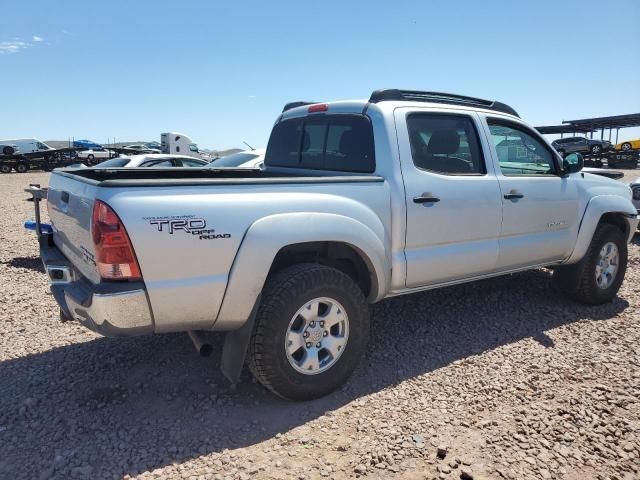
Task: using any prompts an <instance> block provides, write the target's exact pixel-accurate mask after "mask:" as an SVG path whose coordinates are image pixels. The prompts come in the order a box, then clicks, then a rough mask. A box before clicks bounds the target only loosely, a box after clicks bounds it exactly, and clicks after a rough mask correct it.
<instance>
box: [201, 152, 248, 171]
mask: <svg viewBox="0 0 640 480" xmlns="http://www.w3.org/2000/svg"><path fill="white" fill-rule="evenodd" d="M256 157H258V155H257V154H255V153H245V152H240V153H232V154H231V155H227V156H226V157H222V158H219V159H217V160H214V161H213V162H211V164H210V165H211V167H213V168H218V167H237V166H238V165H242V164H243V163H246V162H248V161H249V160H253V159H254V158H256Z"/></svg>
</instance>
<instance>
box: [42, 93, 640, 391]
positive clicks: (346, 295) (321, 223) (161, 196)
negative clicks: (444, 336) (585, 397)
mask: <svg viewBox="0 0 640 480" xmlns="http://www.w3.org/2000/svg"><path fill="white" fill-rule="evenodd" d="M264 163H265V165H264V168H263V169H262V170H258V169H255V170H246V169H233V168H231V169H225V168H218V169H216V168H215V165H213V168H209V169H197V168H184V169H182V168H174V169H155V168H143V169H136V168H122V169H119V168H113V169H109V168H107V169H97V168H84V169H59V170H55V171H54V172H53V173H52V175H51V179H50V184H49V187H48V191H47V190H45V189H39V188H37V187H31V188H30V191H32V193H33V195H34V197H36V199H37V200H40V199H44V198H46V204H47V206H48V213H49V217H50V220H51V225H43V224H41V222H40V221H39V217H38V216H37V217H36V219H37V230H38V232H39V241H40V248H41V257H42V259H43V262H44V265H45V268H46V271H47V273H48V275H49V277H50V280H51V283H52V285H51V289H52V292H53V294H54V296H55V298H56V300H57V302H58V303H59V305H60V308H61V317H62V318H63V319H67V320H69V319H72V320H74V321H78V322H80V323H82V324H83V325H85V326H86V327H88V328H90V329H91V330H93V331H95V332H98V333H100V334H103V335H107V336H131V335H142V334H150V333H164V332H187V333H189V335H190V336H191V338H192V340H193V341H194V343H195V345H196V346H197V347H198V348H200V349H201V351H206V350H207V348H206V347H207V344H206V341H205V340H204V335H203V334H202V332H203V331H204V332H206V331H225V332H228V333H227V334H226V335H227V336H226V340H225V343H224V345H223V348H222V364H221V365H222V369H223V372H224V373H225V374H226V375H227V376H228V377H229V378H231V379H232V380H237V378H238V377H239V374H240V372H241V370H242V367H243V365H244V364H245V361H246V363H247V364H248V366H249V368H250V370H251V371H252V373H253V374H254V376H255V377H256V378H257V379H258V380H259V381H260V382H261V383H262V384H263V385H265V386H266V387H267V388H268V389H270V390H271V391H273V392H274V393H276V394H278V395H280V396H282V397H284V398H287V399H292V400H304V399H310V398H316V397H319V396H322V395H325V394H327V393H329V392H331V391H332V390H334V389H335V388H337V387H338V386H340V385H341V384H342V383H344V382H345V381H346V380H347V378H348V377H349V375H350V374H351V373H352V372H353V370H354V368H355V367H356V365H357V363H358V361H359V359H360V357H361V356H362V355H363V354H364V353H365V351H366V348H367V340H368V337H369V305H370V304H371V303H374V302H378V301H380V300H382V299H384V298H388V297H394V296H398V295H404V294H408V293H413V292H418V291H422V290H428V289H433V288H439V287H444V286H448V285H453V284H458V283H462V282H469V281H473V280H478V279H483V278H488V277H492V276H496V275H504V274H509V273H512V272H518V271H522V270H526V269H531V268H538V267H548V268H551V269H553V271H554V275H553V277H554V279H555V282H556V283H557V286H558V288H559V289H560V290H561V291H563V292H565V293H566V294H568V295H569V296H570V297H572V298H574V299H575V300H577V301H580V302H585V303H588V304H602V303H605V302H609V301H611V300H612V298H614V296H615V295H616V293H617V292H618V289H619V288H620V285H621V283H622V281H623V279H624V275H625V269H626V266H627V243H628V241H629V240H630V239H631V236H632V235H633V233H634V232H635V230H636V226H637V223H638V218H637V217H638V213H637V211H636V208H635V207H634V205H633V203H632V201H631V190H630V189H629V187H628V186H627V185H624V184H622V183H620V182H616V181H613V180H610V179H607V178H603V177H601V176H596V175H591V174H587V173H584V172H581V168H582V166H583V162H582V158H581V156H580V155H579V154H571V155H567V156H566V157H565V158H562V157H561V156H560V155H558V153H557V152H556V151H555V150H554V149H553V147H551V145H549V144H548V143H547V142H546V141H545V140H544V139H543V138H542V137H541V136H540V135H539V134H538V133H537V132H536V130H535V129H533V128H532V127H530V126H529V125H528V124H526V123H525V122H523V121H522V120H521V119H520V118H519V116H518V114H517V113H516V112H515V110H514V109H513V108H511V107H509V106H508V105H506V104H504V103H500V102H496V101H488V100H483V99H478V98H473V97H467V96H462V95H452V94H443V93H435V92H423V91H409V90H396V89H389V90H378V91H375V92H374V93H373V94H372V95H371V97H370V98H369V99H365V100H357V101H338V102H329V103H308V102H295V103H293V104H287V105H286V106H285V108H284V111H283V112H282V113H281V114H280V116H279V117H278V118H277V120H276V122H275V125H274V127H273V130H272V133H271V136H270V139H269V143H268V147H267V150H266V155H265V161H264ZM38 205H39V201H36V208H38V207H37V206H38ZM37 213H39V212H37ZM45 227H46V228H45ZM209 347H210V345H209Z"/></svg>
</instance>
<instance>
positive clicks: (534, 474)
mask: <svg viewBox="0 0 640 480" xmlns="http://www.w3.org/2000/svg"><path fill="white" fill-rule="evenodd" d="M634 176H638V174H637V173H636V172H635V171H634V172H629V173H628V178H631V177H634ZM47 181H48V175H47V174H45V173H28V174H22V175H20V174H9V175H0V189H1V191H2V196H1V197H0V212H2V215H1V216H0V279H1V285H2V293H1V295H0V478H2V479H5V478H6V479H49V478H55V479H70V478H71V479H82V478H91V479H97V478H113V479H120V478H140V479H143V478H144V479H150V478H163V479H164V478H200V479H202V478H206V479H247V478H259V479H262V478H267V479H268V478H273V479H316V478H357V477H365V478H370V479H383V478H384V479H386V478H394V479H395V478H398V479H431V478H442V479H463V480H464V479H472V478H473V479H479V478H484V479H489V478H491V479H494V478H496V479H500V478H506V479H530V478H541V479H549V478H551V479H576V480H577V479H585V478H589V479H620V480H622V479H638V478H640V400H639V399H640V368H639V367H640V354H639V353H638V344H639V343H640V319H639V315H638V310H637V307H638V303H639V292H640V283H639V282H638V280H639V277H640V260H639V253H640V239H636V240H635V241H634V242H633V244H632V245H631V246H630V260H629V270H628V271H627V279H626V281H625V283H624V285H623V287H622V289H621V291H620V295H619V297H618V298H617V299H616V300H615V301H614V302H613V303H611V304H609V305H604V306H600V307H586V306H582V305H577V304H575V303H572V302H571V301H569V300H566V299H565V298H563V297H562V296H560V295H559V294H558V293H556V292H555V291H554V289H553V288H552V284H551V282H550V281H549V273H548V272H547V271H545V270H535V271H532V272H527V273H522V274H517V275H512V276H508V277H504V278H498V279H493V280H487V281H483V282H480V283H475V284H469V285H463V286H456V287H451V288H446V289H442V290H438V291H432V292H426V293H420V294H415V295H411V296H407V297H403V298H397V299H393V300H388V301H384V302H381V303H380V304H377V305H375V306H374V307H373V309H372V314H373V324H372V337H371V342H370V346H369V354H368V356H367V357H366V358H365V359H364V361H363V362H362V363H361V365H360V367H359V368H358V370H357V371H356V373H355V374H354V376H353V377H352V379H351V380H350V381H349V382H348V384H347V385H346V386H345V387H344V388H343V389H342V390H340V391H338V392H336V393H334V394H332V395H330V396H328V397H326V398H323V399H320V400H317V401H313V402H306V403H288V402H284V401H281V400H279V399H277V398H275V397H274V396H272V395H271V394H269V393H268V392H266V391H265V390H264V389H263V388H262V387H261V386H260V385H259V384H256V383H255V382H253V381H252V380H251V379H250V377H249V376H248V374H246V373H245V377H244V379H243V381H242V383H240V384H239V385H238V386H237V387H236V388H231V387H230V386H229V384H228V383H227V382H226V381H225V380H224V378H223V377H222V376H221V374H220V373H219V371H218V370H217V366H218V359H215V360H211V359H202V358H200V357H198V356H197V355H196V354H195V353H194V350H193V347H192V345H191V343H190V341H189V339H188V338H187V336H186V335H157V336H148V337H140V338H133V339H108V338H103V337H99V336H97V335H95V334H93V333H91V332H89V331H87V330H85V329H84V328H82V327H80V326H79V325H77V324H74V323H61V322H60V321H59V320H58V310H57V308H56V305H55V302H54V300H53V298H52V296H51V295H50V294H49V291H48V285H47V279H46V277H45V276H44V274H43V272H42V268H41V265H40V261H39V259H38V253H37V248H36V241H35V236H34V235H33V234H32V233H30V232H26V231H24V230H23V228H22V227H21V224H22V222H23V220H24V219H26V218H31V217H32V213H31V212H32V204H31V203H27V202H24V201H23V199H24V198H26V196H27V195H26V194H24V193H22V188H23V187H24V186H25V185H26V184H28V183H30V182H41V183H42V184H46V183H47ZM213 340H214V343H215V344H216V345H218V346H220V345H221V340H222V337H221V336H216V337H214V338H213Z"/></svg>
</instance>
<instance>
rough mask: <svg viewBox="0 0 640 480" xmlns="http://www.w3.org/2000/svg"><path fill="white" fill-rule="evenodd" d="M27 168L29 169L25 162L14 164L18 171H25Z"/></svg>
mask: <svg viewBox="0 0 640 480" xmlns="http://www.w3.org/2000/svg"><path fill="white" fill-rule="evenodd" d="M27 170H29V165H27V164H26V163H18V164H17V165H16V172H18V173H27Z"/></svg>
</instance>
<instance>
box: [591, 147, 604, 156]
mask: <svg viewBox="0 0 640 480" xmlns="http://www.w3.org/2000/svg"><path fill="white" fill-rule="evenodd" d="M600 152H602V147H601V146H600V145H593V146H592V147H591V153H593V154H594V155H597V154H599V153H600Z"/></svg>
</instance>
